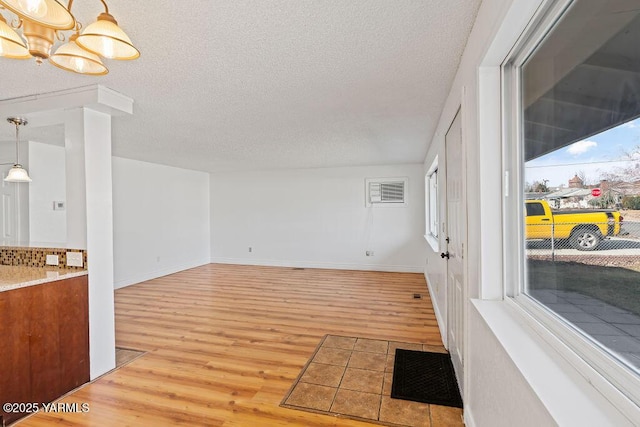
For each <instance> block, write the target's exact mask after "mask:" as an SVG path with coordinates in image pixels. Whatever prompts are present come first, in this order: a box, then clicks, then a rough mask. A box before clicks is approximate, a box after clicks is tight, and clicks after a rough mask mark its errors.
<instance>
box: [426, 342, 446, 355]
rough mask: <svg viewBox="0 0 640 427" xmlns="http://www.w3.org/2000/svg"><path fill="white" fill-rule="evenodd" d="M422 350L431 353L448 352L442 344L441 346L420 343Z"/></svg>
mask: <svg viewBox="0 0 640 427" xmlns="http://www.w3.org/2000/svg"><path fill="white" fill-rule="evenodd" d="M422 351H430V352H432V353H448V352H447V349H446V348H444V346H441V345H429V344H423V345H422Z"/></svg>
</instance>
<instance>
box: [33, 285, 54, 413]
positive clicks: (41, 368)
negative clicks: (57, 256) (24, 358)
mask: <svg viewBox="0 0 640 427" xmlns="http://www.w3.org/2000/svg"><path fill="white" fill-rule="evenodd" d="M59 283H60V282H51V283H45V284H43V285H37V286H31V287H30V288H29V289H30V290H31V309H30V311H29V313H30V315H31V337H30V340H29V355H30V358H31V396H32V399H35V400H33V402H40V403H42V402H50V401H52V400H54V399H56V398H57V397H59V396H60V394H61V393H60V390H61V388H60V352H59V348H60V339H59V335H58V329H59V328H58V324H59V319H58V301H57V298H56V293H57V292H58V286H59V285H58V284H59Z"/></svg>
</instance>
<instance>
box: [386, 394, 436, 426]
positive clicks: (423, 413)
mask: <svg viewBox="0 0 640 427" xmlns="http://www.w3.org/2000/svg"><path fill="white" fill-rule="evenodd" d="M380 421H383V422H387V423H395V424H402V425H405V426H410V427H429V426H430V425H431V421H430V420H429V404H427V403H420V402H411V401H408V400H400V399H392V398H390V397H386V396H383V397H382V403H381V404H380Z"/></svg>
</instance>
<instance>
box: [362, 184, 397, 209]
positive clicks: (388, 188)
mask: <svg viewBox="0 0 640 427" xmlns="http://www.w3.org/2000/svg"><path fill="white" fill-rule="evenodd" d="M366 188H367V203H366V204H367V206H372V205H382V204H396V205H405V204H406V200H405V193H406V188H407V180H406V178H398V179H389V178H386V179H368V180H367V186H366Z"/></svg>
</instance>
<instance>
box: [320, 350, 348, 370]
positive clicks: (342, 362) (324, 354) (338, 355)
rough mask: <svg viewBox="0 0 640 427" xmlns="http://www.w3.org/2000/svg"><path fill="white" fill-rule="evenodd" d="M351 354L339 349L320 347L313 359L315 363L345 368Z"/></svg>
mask: <svg viewBox="0 0 640 427" xmlns="http://www.w3.org/2000/svg"><path fill="white" fill-rule="evenodd" d="M349 356H351V352H350V351H349V350H342V349H339V348H329V347H320V349H319V350H318V352H317V353H316V355H315V356H314V358H313V361H314V362H316V363H325V364H327V365H337V366H347V362H348V361H349Z"/></svg>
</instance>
